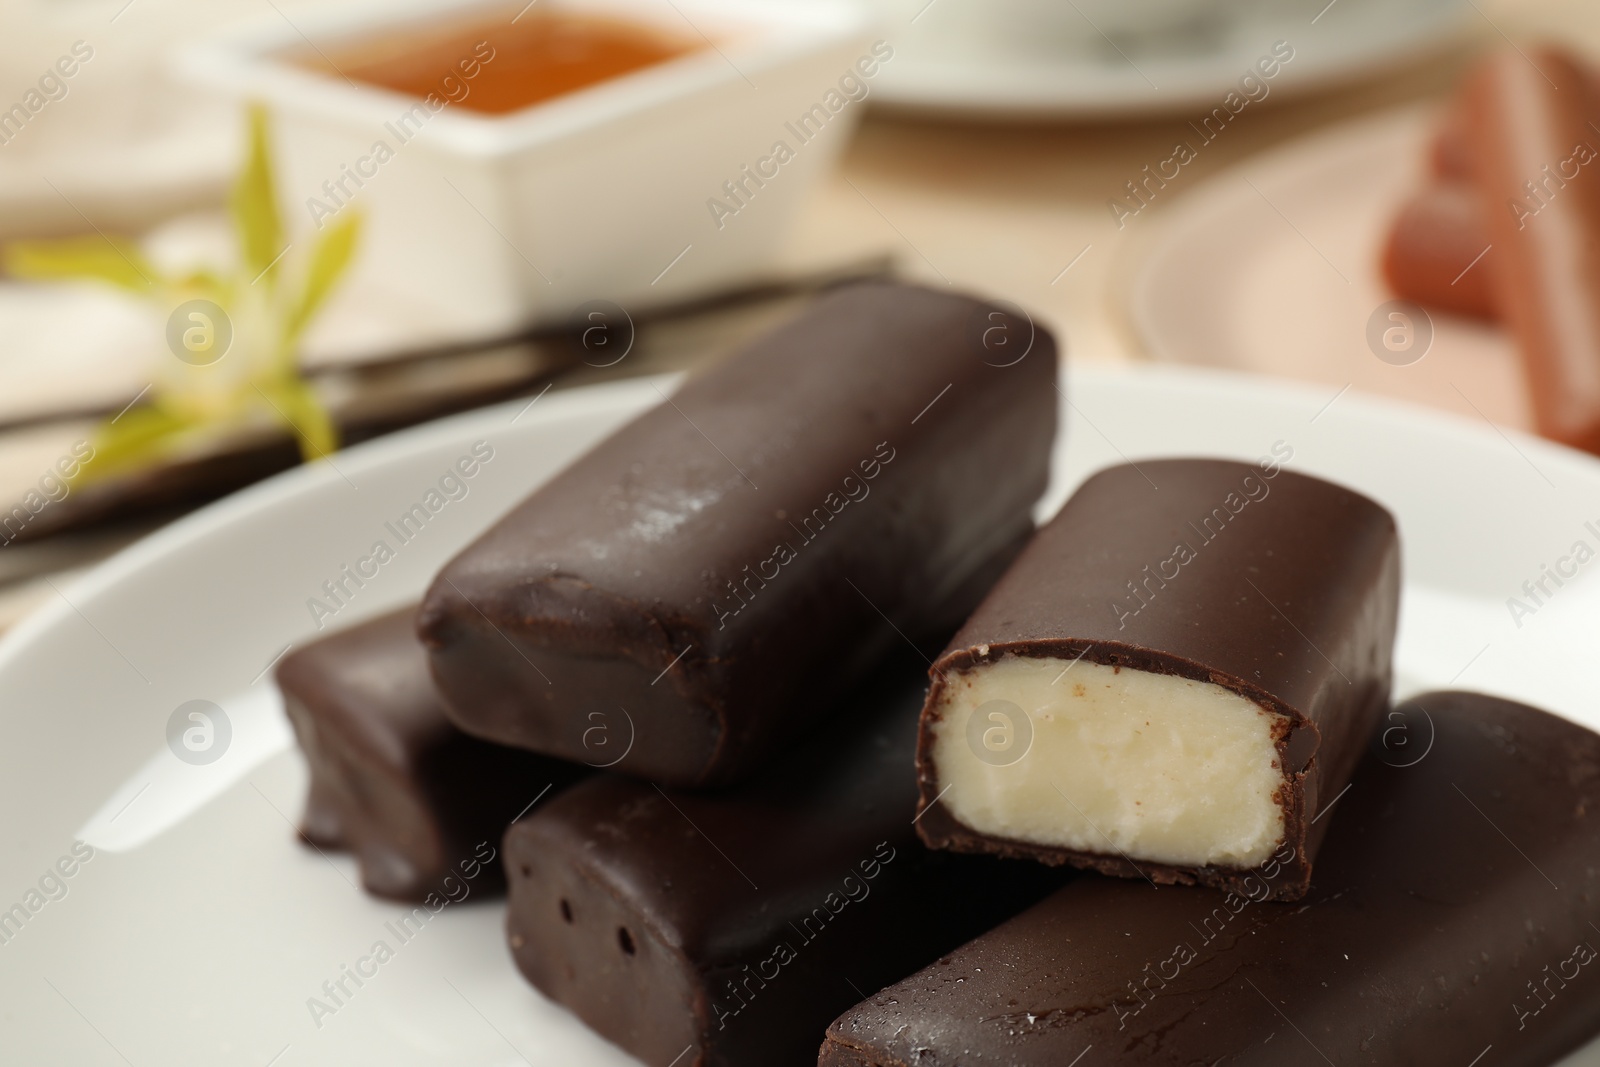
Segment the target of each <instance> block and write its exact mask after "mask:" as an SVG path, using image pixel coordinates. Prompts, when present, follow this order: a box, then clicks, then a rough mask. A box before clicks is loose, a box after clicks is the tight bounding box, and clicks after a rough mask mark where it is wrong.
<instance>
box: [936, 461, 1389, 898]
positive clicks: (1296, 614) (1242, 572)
mask: <svg viewBox="0 0 1600 1067" xmlns="http://www.w3.org/2000/svg"><path fill="white" fill-rule="evenodd" d="M1179 545H1184V546H1188V548H1189V550H1190V552H1191V553H1192V555H1193V558H1192V559H1189V560H1188V562H1183V563H1181V564H1176V565H1174V566H1173V567H1172V568H1168V567H1167V566H1166V564H1168V563H1171V562H1172V561H1173V559H1174V557H1175V556H1176V554H1177V546H1179ZM1171 570H1175V571H1176V574H1172V573H1170V571H1171ZM1136 583H1137V584H1136ZM1399 596H1400V544H1399V538H1398V535H1397V533H1396V530H1395V523H1394V519H1393V517H1392V516H1390V515H1389V513H1388V512H1387V511H1385V510H1384V509H1383V508H1382V507H1381V506H1379V505H1378V504H1375V503H1374V502H1372V501H1371V500H1369V499H1367V498H1366V497H1364V496H1361V495H1360V494H1358V493H1354V492H1351V491H1350V490H1348V489H1344V488H1342V487H1340V486H1337V485H1334V484H1332V483H1330V482H1325V481H1322V480H1320V479H1317V478H1311V477H1308V476H1305V475H1301V474H1295V473H1292V472H1289V471H1285V470H1282V469H1281V467H1280V466H1279V464H1278V462H1277V461H1276V460H1263V461H1262V462H1261V463H1259V464H1255V465H1251V464H1245V463H1236V462H1231V461H1226V460H1205V459H1168V460H1146V461H1141V462H1140V463H1139V464H1138V465H1137V466H1132V465H1124V466H1118V467H1111V468H1109V469H1107V470H1104V471H1101V472H1100V473H1098V474H1096V475H1094V476H1093V477H1092V478H1090V479H1089V480H1088V481H1086V482H1085V483H1084V484H1083V485H1082V486H1081V487H1080V488H1079V489H1078V491H1077V492H1076V493H1075V494H1073V496H1072V498H1071V499H1070V500H1068V501H1067V503H1066V504H1065V505H1064V506H1063V507H1062V509H1061V511H1060V513H1059V514H1057V515H1056V517H1055V518H1054V519H1052V520H1051V521H1050V522H1049V524H1047V525H1046V526H1045V527H1044V528H1043V529H1041V530H1040V531H1039V534H1038V535H1037V536H1036V537H1035V538H1034V540H1033V542H1032V543H1031V544H1030V545H1029V546H1028V547H1027V548H1026V549H1025V550H1024V551H1023V553H1022V555H1021V556H1020V557H1019V558H1018V560H1017V562H1016V563H1015V564H1013V565H1012V567H1011V569H1010V570H1009V571H1008V572H1006V575H1005V577H1004V578H1002V579H1001V580H1000V582H999V584H997V585H996V586H995V588H994V589H993V591H991V592H990V594H989V596H988V598H987V599H985V600H984V602H983V604H982V605H981V606H980V607H979V608H978V610H977V611H976V612H975V613H974V614H973V616H972V618H971V619H970V620H968V622H967V624H966V625H965V626H964V627H962V629H961V631H960V632H959V633H957V634H956V636H955V637H954V639H952V640H951V642H950V645H949V646H948V647H947V648H946V650H945V652H944V654H943V655H942V656H940V657H939V659H938V660H937V661H935V663H934V665H933V668H932V670H931V671H930V672H929V673H930V674H931V676H932V677H933V688H932V690H931V691H930V693H929V695H928V701H927V704H926V706H925V707H924V710H923V728H922V736H921V741H920V743H919V746H918V750H917V765H918V771H919V782H920V784H921V789H922V804H921V811H922V814H921V816H920V819H919V822H918V830H919V832H920V833H921V834H922V838H923V840H924V841H926V842H927V843H928V844H929V845H930V846H932V847H934V848H951V849H959V850H963V851H982V852H992V853H996V854H999V855H1005V856H1028V857H1032V858H1034V859H1038V860H1042V861H1043V862H1045V863H1054V864H1059V863H1071V864H1075V865H1078V866H1083V867H1090V868H1093V869H1095V870H1099V871H1102V872H1104V873H1107V874H1116V875H1122V876H1125V877H1133V878H1141V879H1143V878H1146V877H1148V878H1151V879H1153V880H1154V881H1156V882H1165V883H1174V882H1177V883H1189V884H1194V883H1198V884H1202V885H1211V886H1218V887H1222V888H1232V887H1236V886H1237V885H1239V884H1240V881H1241V879H1242V878H1244V877H1246V876H1247V875H1248V871H1242V870H1238V869H1229V868H1224V867H1214V866H1205V867H1179V866H1168V865H1163V864H1157V863H1148V862H1145V861H1143V860H1141V861H1139V862H1138V863H1137V864H1135V863H1133V862H1131V861H1130V860H1128V859H1127V858H1125V857H1123V856H1121V855H1104V854H1099V853H1087V852H1079V851H1075V850H1072V849H1067V848H1058V847H1053V846H1049V845H1041V844H1035V843H1030V842H1023V841H1014V840H1009V839H1003V838H995V837H991V836H988V835H984V834H979V833H977V832H975V831H973V830H972V829H970V828H968V827H966V826H964V825H963V824H961V823H960V822H958V821H957V820H956V819H955V817H954V816H953V815H952V814H951V813H950V811H949V809H948V808H947V807H946V806H945V805H942V804H938V803H935V800H936V798H937V797H938V796H939V793H940V790H941V789H942V788H943V786H942V785H941V783H940V776H939V768H938V767H937V766H936V765H935V763H934V759H933V753H932V750H933V738H932V728H933V726H934V724H935V716H936V715H937V714H938V710H937V709H938V706H939V700H940V696H941V693H942V689H943V687H944V686H946V685H949V684H955V683H954V682H951V681H950V680H949V679H951V678H955V679H957V680H959V676H960V674H961V673H962V672H965V671H969V670H972V669H973V668H975V667H978V666H980V665H982V664H986V663H991V662H994V661H996V660H998V659H1000V658H1001V657H1002V656H1005V655H1007V654H1012V655H1017V656H1035V657H1038V656H1043V657H1052V658H1060V659H1067V660H1071V659H1075V658H1077V657H1079V656H1080V655H1081V656H1082V657H1083V658H1084V659H1086V660H1087V661H1089V662H1092V663H1101V664H1107V665H1117V666H1121V667H1125V668H1133V669H1136V670H1141V671H1148V672H1152V673H1156V674H1168V675H1176V676H1178V677H1181V678H1189V679H1194V680H1196V681H1202V682H1210V683H1213V684H1216V685H1220V686H1222V687H1224V688H1227V689H1230V690H1232V691H1233V692H1235V693H1238V694H1240V695H1241V696H1243V697H1245V698H1246V699H1249V700H1251V701H1254V702H1255V703H1256V704H1258V705H1260V706H1261V707H1264V708H1266V709H1268V710H1269V711H1273V712H1276V713H1278V714H1281V715H1283V716H1286V717H1287V719H1288V729H1287V731H1286V732H1284V733H1283V734H1282V735H1281V736H1279V737H1278V738H1277V739H1276V740H1277V745H1278V753H1279V756H1278V764H1279V767H1280V768H1281V769H1282V771H1283V774H1284V788H1283V789H1282V790H1281V791H1280V793H1279V800H1280V802H1281V803H1282V805H1283V809H1284V829H1285V844H1286V845H1288V846H1289V848H1290V849H1291V850H1292V851H1293V852H1294V858H1293V860H1292V861H1291V863H1290V864H1289V869H1288V870H1287V871H1286V872H1285V873H1284V875H1283V877H1282V878H1280V879H1277V880H1275V881H1274V883H1273V886H1272V895H1273V896H1274V897H1277V898H1280V899H1294V898H1295V897H1297V896H1299V895H1301V894H1303V893H1304V892H1305V890H1306V887H1307V885H1308V884H1309V878H1310V864H1311V860H1312V857H1313V856H1314V854H1315V852H1316V846H1317V841H1318V839H1319V837H1320V835H1321V834H1322V833H1323V832H1324V831H1325V830H1326V828H1327V827H1326V825H1325V824H1323V825H1321V826H1316V825H1312V824H1311V820H1313V819H1314V816H1315V814H1316V813H1317V812H1318V811H1320V810H1321V805H1322V804H1323V803H1324V802H1326V801H1327V800H1329V799H1331V798H1332V797H1334V796H1335V795H1336V794H1337V793H1338V792H1339V790H1340V789H1342V788H1343V787H1344V785H1345V783H1346V782H1347V781H1348V780H1349V776H1350V773H1351V771H1352V770H1353V769H1354V767H1355V763H1356V759H1357V757H1358V756H1359V755H1360V752H1361V746H1362V744H1363V743H1364V741H1365V739H1366V737H1367V735H1368V733H1369V732H1370V730H1371V727H1372V724H1373V722H1374V721H1375V720H1376V718H1377V716H1378V714H1379V712H1380V711H1381V710H1382V708H1383V707H1384V706H1385V705H1386V704H1387V701H1388V694H1389V688H1390V680H1391V666H1390V658H1391V654H1392V651H1393V646H1394V636H1395V623H1396V616H1397V614H1398V610H1399ZM1146 888H1148V887H1146Z"/></svg>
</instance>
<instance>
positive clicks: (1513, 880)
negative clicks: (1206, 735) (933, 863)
mask: <svg viewBox="0 0 1600 1067" xmlns="http://www.w3.org/2000/svg"><path fill="white" fill-rule="evenodd" d="M1596 813H1600V736H1596V735H1595V734H1593V733H1591V732H1589V731H1588V730H1585V729H1582V728H1581V727H1578V726H1574V725H1573V724H1572V723H1569V722H1566V721H1564V720H1562V719H1558V718H1556V717H1554V716H1552V715H1548V714H1546V713H1544V712H1541V711H1537V710H1535V709H1533V708H1529V707H1526V706H1524V705H1521V704H1514V703H1511V702H1510V701H1504V700H1498V699H1495V698H1492V697H1485V696H1479V695H1475V694H1470V693H1434V694H1429V695H1426V696H1421V697H1418V698H1416V699H1415V700H1413V701H1409V702H1407V703H1406V704H1404V705H1401V706H1400V707H1399V708H1397V709H1395V710H1394V711H1392V712H1390V713H1389V716H1388V718H1386V719H1385V720H1383V722H1382V724H1381V727H1380V729H1379V730H1378V731H1376V733H1375V734H1374V736H1373V741H1372V745H1371V750H1370V753H1369V755H1368V757H1367V759H1366V760H1365V762H1364V763H1363V764H1362V766H1361V770H1360V772H1359V773H1358V774H1357V775H1356V777H1355V778H1354V780H1353V782H1352V784H1351V786H1350V789H1349V791H1348V792H1347V793H1346V794H1345V795H1344V796H1343V797H1342V798H1340V799H1339V801H1338V806H1337V807H1336V808H1334V810H1333V812H1332V813H1331V814H1330V815H1329V816H1328V818H1326V819H1324V820H1323V822H1331V823H1332V824H1333V829H1332V830H1331V831H1330V832H1329V833H1328V836H1327V840H1326V842H1325V843H1324V845H1323V848H1322V854H1321V856H1320V857H1319V859H1318V861H1317V871H1316V879H1315V885H1314V888H1313V889H1312V891H1311V894H1310V895H1309V896H1308V897H1306V898H1305V900H1304V902H1303V903H1302V904H1301V905H1300V906H1298V907H1289V906H1284V905H1280V904H1265V903H1262V901H1263V900H1265V899H1266V897H1268V896H1269V895H1270V886H1271V884H1272V882H1273V881H1274V879H1275V878H1278V877H1282V876H1283V875H1284V874H1285V873H1286V872H1287V871H1288V870H1289V869H1290V865H1287V864H1285V863H1284V862H1283V860H1284V859H1286V858H1287V853H1285V854H1284V855H1283V856H1282V857H1279V858H1275V859H1273V860H1269V861H1268V863H1267V864H1266V865H1264V866H1263V867H1262V868H1260V869H1258V871H1257V872H1255V873H1254V874H1253V875H1252V876H1251V877H1250V878H1249V879H1248V880H1246V881H1244V882H1242V883H1240V885H1239V888H1238V889H1237V890H1235V891H1234V892H1232V893H1221V892H1217V891H1215V890H1210V889H1185V888H1169V889H1163V890H1161V891H1160V892H1152V891H1151V890H1150V887H1149V886H1147V885H1145V884H1143V883H1141V882H1126V881H1121V880H1112V879H1102V878H1083V879H1080V880H1078V881H1077V882H1074V883H1073V884H1071V885H1069V886H1067V887H1066V888H1064V889H1062V890H1061V891H1060V892H1058V893H1056V894H1054V895H1053V896H1051V897H1049V898H1047V899H1046V900H1044V901H1043V902H1041V903H1040V904H1038V905H1037V906H1035V907H1034V908H1032V909H1030V910H1029V911H1027V912H1024V913H1023V914H1021V915H1019V916H1017V917H1016V918H1015V919H1013V920H1011V921H1010V922H1008V923H1006V924H1004V925H1003V926H1000V927H999V928H997V929H995V930H993V931H991V932H990V933H987V934H985V935H983V936H982V937H979V938H978V939H977V940H975V941H973V942H972V943H970V944H968V945H965V946H963V947H962V948H960V949H958V950H957V951H956V952H954V953H951V954H950V955H949V956H947V957H945V958H944V959H941V960H939V961H938V962H937V963H935V964H933V965H932V966H929V967H927V968H925V969H924V970H922V971H921V972H920V973H918V974H915V975H913V976H911V977H910V978H907V979H906V980H904V981H903V982H900V983H898V984H896V985H892V986H890V987H889V988H887V989H884V990H882V991H881V992H879V993H878V994H876V995H875V996H872V997H870V998H869V999H867V1000H866V1001H865V1002H864V1003H862V1004H861V1005H859V1006H857V1007H856V1008H854V1009H852V1010H851V1011H848V1012H846V1013H844V1015H842V1016H841V1017H840V1018H839V1019H838V1020H837V1021H835V1022H834V1024H833V1025H832V1026H831V1027H830V1028H829V1030H828V1037H827V1041H826V1043H825V1044H824V1046H823V1049H822V1055H821V1059H820V1063H821V1064H822V1065H824V1067H955V1065H958V1064H959V1065H961V1067H980V1065H984V1064H995V1065H1000V1064H1004V1065H1006V1067H1065V1065H1066V1064H1071V1063H1077V1062H1079V1060H1078V1058H1079V1057H1082V1064H1084V1065H1087V1064H1095V1063H1148V1064H1214V1063H1226V1064H1228V1065H1230V1067H1252V1065H1260V1067H1277V1065H1280V1064H1287V1063H1293V1064H1325V1063H1334V1064H1340V1065H1345V1064H1363V1065H1366V1067H1410V1065H1413V1064H1422V1063H1428V1064H1446V1063H1449V1064H1460V1065H1461V1067H1467V1065H1469V1064H1474V1063H1476V1064H1479V1065H1480V1067H1482V1065H1483V1064H1489V1063H1493V1064H1496V1065H1498V1067H1544V1065H1546V1064H1550V1063H1553V1062H1555V1061H1556V1060H1557V1059H1559V1058H1560V1057H1561V1056H1562V1054H1563V1053H1565V1052H1567V1051H1569V1050H1571V1049H1573V1048H1575V1047H1577V1046H1578V1045H1580V1044H1581V1043H1582V1042H1583V1041H1585V1040H1586V1039H1588V1038H1590V1037H1592V1036H1593V1035H1595V1034H1596V1033H1600V951H1597V950H1600V931H1597V930H1596V929H1595V926H1594V925H1593V922H1592V920H1593V917H1594V914H1595V912H1594V901H1595V899H1596V896H1597V894H1600V865H1597V864H1596V857H1600V822H1597V821H1596ZM1089 1048H1092V1049H1093V1051H1092V1052H1090V1053H1088V1055H1084V1050H1085V1049H1089ZM1491 1048H1492V1049H1493V1051H1492V1052H1489V1050H1490V1049H1491ZM1486 1053H1488V1055H1485V1054H1486Z"/></svg>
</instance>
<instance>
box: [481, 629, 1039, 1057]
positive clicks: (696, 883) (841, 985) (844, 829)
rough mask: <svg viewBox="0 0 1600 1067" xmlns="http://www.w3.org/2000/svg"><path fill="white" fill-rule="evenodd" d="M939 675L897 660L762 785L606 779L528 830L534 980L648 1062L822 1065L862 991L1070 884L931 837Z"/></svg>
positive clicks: (515, 948)
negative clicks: (685, 785) (941, 849)
mask: <svg viewBox="0 0 1600 1067" xmlns="http://www.w3.org/2000/svg"><path fill="white" fill-rule="evenodd" d="M923 666H924V663H923V661H922V660H920V659H917V658H915V657H913V656H910V655H909V653H908V654H907V655H906V656H904V657H901V658H900V660H899V662H897V663H894V664H891V665H890V666H888V667H886V668H884V669H883V670H882V671H881V672H879V673H878V674H876V675H875V676H874V679H873V681H872V682H871V683H870V684H869V685H868V686H867V687H866V688H864V689H863V690H862V691H861V693H860V695H859V699H858V700H857V701H856V702H855V703H853V704H852V705H850V706H848V707H846V708H843V709H841V711H842V714H839V715H836V716H833V717H831V718H830V719H829V720H828V721H827V722H826V723H824V724H823V725H822V727H821V729H820V730H818V731H817V732H815V733H814V734H813V735H812V737H811V739H810V740H808V742H807V743H806V744H805V745H804V746H802V747H801V748H799V749H798V750H796V751H795V752H794V753H792V754H791V755H790V756H789V757H788V758H786V759H785V760H784V761H783V762H782V764H781V765H779V766H778V767H776V768H774V769H772V770H771V771H770V772H768V773H766V774H763V775H762V777H761V779H760V781H759V782H756V783H750V784H748V785H745V786H741V787H737V788H734V789H731V790H726V791H722V792H718V793H705V792H695V793H690V792H683V791H679V790H661V789H659V788H658V787H656V786H654V785H651V784H648V783H644V782H640V781H638V780H636V779H632V778H625V777H622V776H606V777H601V778H596V779H594V780H592V781H589V782H585V783H583V784H582V785H579V786H576V787H574V788H573V789H571V790H569V791H568V792H566V793H565V794H563V795H562V796H560V797H558V798H556V799H555V800H554V801H552V802H551V803H549V804H548V805H541V807H540V808H539V809H538V810H537V811H536V812H535V813H534V814H532V815H530V816H528V817H527V818H526V819H523V820H521V821H519V822H518V823H517V824H516V825H515V826H513V827H512V828H511V830H510V831H509V832H508V833H507V835H506V842H505V849H504V853H505V856H506V863H507V870H508V873H509V877H510V911H509V915H508V918H507V934H508V937H509V939H510V943H511V947H512V953H513V955H514V957H515V959H516V962H517V966H518V967H519V968H520V969H521V970H522V972H523V974H525V975H526V976H527V977H528V978H529V980H530V981H532V982H533V984H534V985H536V986H537V987H538V988H539V989H541V990H542V991H543V992H544V993H545V994H546V995H548V996H550V997H551V998H553V999H554V1000H556V1001H559V1002H560V1003H563V1004H565V1005H567V1006H568V1007H569V1008H571V1009H572V1010H573V1011H574V1012H576V1013H577V1014H578V1016H579V1017H580V1018H582V1019H583V1020H584V1021H585V1022H587V1023H588V1024H589V1025H590V1026H591V1027H593V1028H594V1029H596V1030H598V1031H599V1032H600V1033H601V1034H603V1035H605V1036H606V1037H607V1038H609V1039H610V1040H612V1041H614V1042H616V1043H617V1044H619V1045H621V1046H622V1047H624V1048H626V1049H628V1050H629V1051H630V1052H632V1053H634V1054H635V1055H637V1056H639V1057H640V1058H641V1059H643V1060H644V1061H645V1062H646V1063H652V1064H659V1065H665V1064H668V1063H676V1064H677V1065H678V1067H691V1065H700V1067H708V1065H717V1067H732V1065H739V1067H745V1065H749V1064H762V1065H777V1067H782V1065H789V1064H807V1063H810V1062H812V1061H813V1060H815V1058H816V1050H817V1043H818V1042H819V1041H820V1040H821V1037H822V1032H823V1029H824V1028H825V1027H826V1026H827V1024H828V1021H829V1020H830V1019H832V1018H833V1017H834V1016H836V1015H837V1014H838V1013H839V1012H840V1011H842V1010H843V1009H844V1008H846V1007H848V1006H849V1005H850V1004H852V1003H855V1002H856V1001H858V1000H859V999H860V997H861V995H862V994H863V993H865V992H867V991H870V990H872V989H877V988H880V987H881V986H883V985H884V984H885V983H887V982H890V981H894V980H895V979H897V978H900V977H904V976H905V975H906V974H909V973H910V972H912V971H914V970H915V969H916V968H918V967H920V966H922V965H923V964H925V963H928V962H929V961H931V960H932V959H934V958H935V957H937V956H938V955H939V953H941V952H944V951H948V950H949V949H950V948H952V947H954V946H955V945H958V944H960V943H961V942H962V941H963V940H965V939H966V938H969V937H971V936H973V935H975V934H976V933H978V932H980V931H982V930H984V929H987V928H988V927H989V926H992V925H993V924H994V923H996V922H999V921H1000V920H1001V919H1003V918H1006V917H1009V916H1010V915H1013V914H1015V913H1016V912H1017V911H1018V910H1019V909H1021V908H1023V907H1025V906H1027V905H1028V904H1030V903H1032V902H1034V901H1036V900H1038V899H1039V898H1040V896H1042V895H1043V894H1044V893H1046V892H1048V891H1049V889H1050V888H1053V887H1054V886H1057V885H1059V884H1060V883H1061V881H1062V878H1063V874H1064V872H1060V871H1051V870H1049V869H1047V868H1044V867H1041V866H1039V865H1037V864H1032V863H1017V862H1013V861H1006V860H997V859H992V858H990V857H980V856H955V855H950V854H941V853H933V852H929V851H927V850H926V849H924V848H923V847H922V846H921V844H920V843H919V842H918V841H917V838H916V834H915V832H914V830H913V828H912V825H911V819H912V815H913V812H914V809H915V806H916V783H915V780H914V773H913V769H912V754H913V749H914V747H915V735H916V720H917V710H918V708H919V707H920V705H921V697H922V684H923V671H922V668H923Z"/></svg>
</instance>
